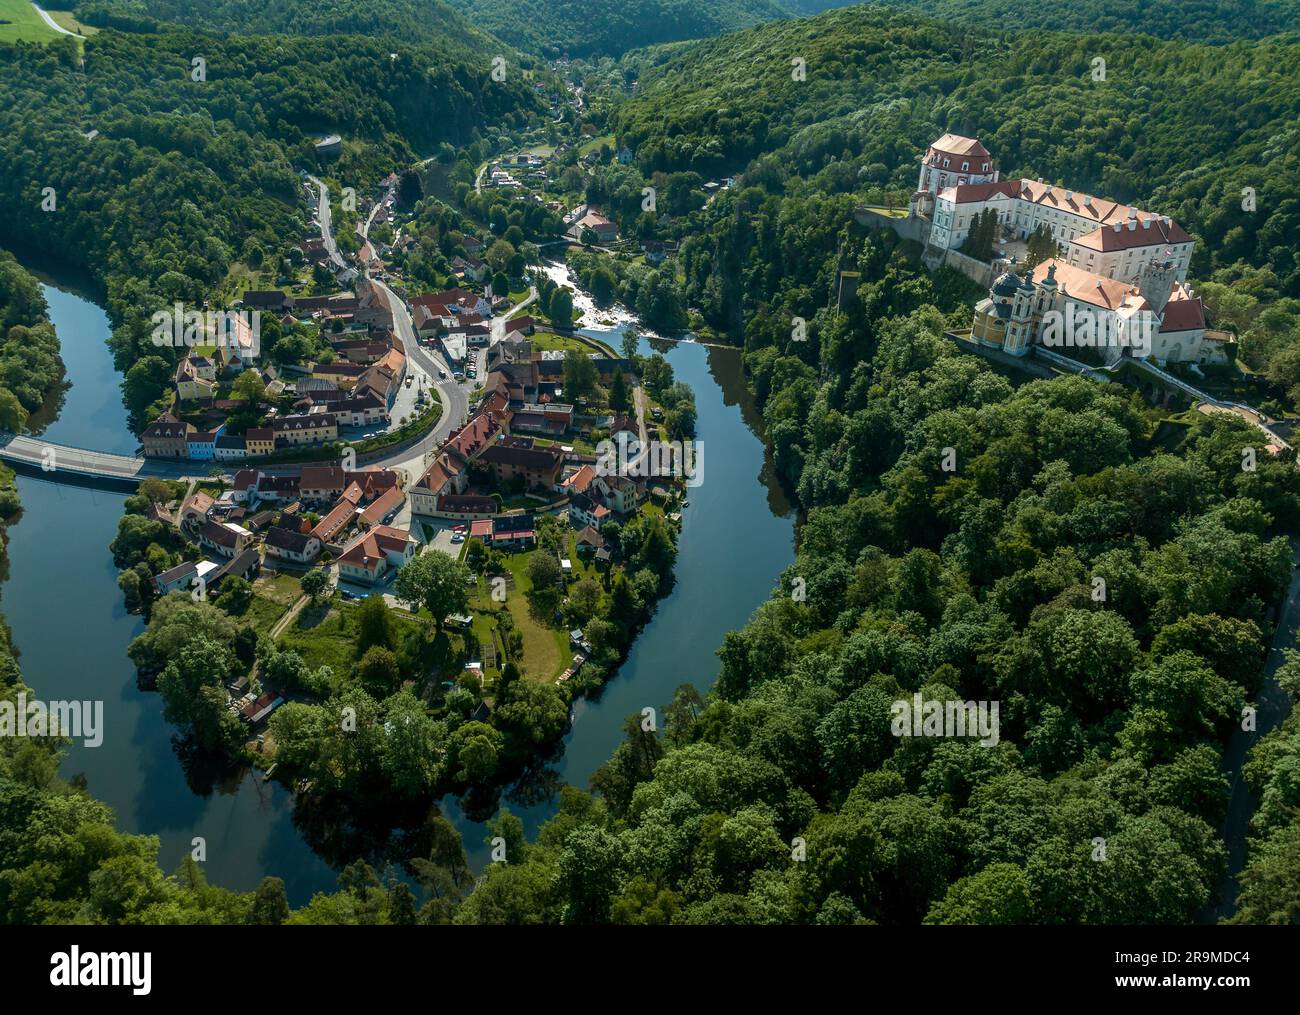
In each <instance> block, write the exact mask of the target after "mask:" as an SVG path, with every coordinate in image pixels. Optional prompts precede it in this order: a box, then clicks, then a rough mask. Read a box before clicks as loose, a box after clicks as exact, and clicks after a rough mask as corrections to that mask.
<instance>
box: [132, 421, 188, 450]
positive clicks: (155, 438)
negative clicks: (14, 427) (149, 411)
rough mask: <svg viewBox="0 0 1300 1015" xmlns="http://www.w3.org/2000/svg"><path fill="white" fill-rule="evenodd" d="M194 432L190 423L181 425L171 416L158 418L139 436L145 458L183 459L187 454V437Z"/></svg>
mask: <svg viewBox="0 0 1300 1015" xmlns="http://www.w3.org/2000/svg"><path fill="white" fill-rule="evenodd" d="M193 432H194V426H193V424H191V423H182V422H180V421H179V420H176V419H173V418H172V417H171V416H165V415H164V416H159V417H158V418H157V419H156V420H154V422H152V423H150V424H149V426H148V427H146V428H145V431H144V433H142V434H141V435H140V442H141V443H142V444H143V445H144V454H145V457H146V458H184V457H186V455H188V454H189V447H188V443H189V436H190V434H191V433H193Z"/></svg>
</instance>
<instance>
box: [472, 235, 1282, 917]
mask: <svg viewBox="0 0 1300 1015" xmlns="http://www.w3.org/2000/svg"><path fill="white" fill-rule="evenodd" d="M878 243H879V240H878V239H877V238H873V237H853V238H849V239H848V240H847V249H848V251H849V253H850V254H851V255H852V257H853V260H854V261H855V262H857V263H859V264H862V263H870V262H871V261H872V259H873V258H876V257H881V256H884V255H883V254H882V253H881V252H878V251H875V250H873V249H872V248H873V247H875V246H876V245H877V244H878ZM868 277H873V278H874V279H875V280H876V281H874V282H871V283H869V284H868V285H867V286H866V287H865V292H864V294H863V299H862V300H861V301H860V303H858V304H857V306H856V307H855V308H854V309H853V310H852V311H850V312H848V313H845V314H842V315H840V316H839V318H838V319H837V320H836V321H835V322H834V323H833V324H831V325H830V331H831V335H832V340H831V341H827V342H824V343H823V344H822V349H821V351H820V354H819V353H818V352H817V351H816V350H813V349H810V348H809V347H808V345H809V344H808V343H802V344H800V343H797V342H795V341H792V340H791V339H790V338H789V337H788V335H787V336H786V337H785V338H784V340H781V341H772V340H770V339H769V338H768V337H766V336H764V335H762V334H761V333H755V334H754V335H753V336H751V339H752V340H751V348H750V350H749V352H748V353H747V354H746V358H747V362H748V363H749V366H750V369H751V374H752V377H753V381H754V384H755V387H756V389H757V392H758V394H759V396H760V399H761V400H762V403H763V407H764V408H763V411H764V416H765V422H766V424H767V428H768V433H769V436H770V438H771V440H772V442H773V444H774V445H775V448H776V450H777V452H778V455H779V458H780V462H779V464H781V466H782V468H783V469H784V470H785V471H786V473H787V474H788V475H790V476H791V478H792V479H793V480H794V481H795V483H796V485H797V486H798V489H799V491H800V494H801V497H802V499H803V501H804V503H805V505H807V506H809V507H810V508H811V510H810V511H809V514H808V517H807V521H806V522H805V524H804V525H803V526H802V528H801V532H800V540H799V550H798V556H797V559H796V561H795V563H794V564H793V565H792V566H791V567H790V568H789V570H788V571H787V572H786V573H785V574H784V575H783V576H782V581H781V583H780V585H779V587H778V588H777V589H775V590H774V591H773V594H772V596H771V599H770V600H769V601H768V602H767V603H766V604H765V605H764V606H762V607H761V608H760V609H759V610H758V611H757V613H756V615H755V616H754V618H753V619H752V620H751V621H750V623H749V624H748V625H747V626H746V627H745V628H744V629H742V630H740V631H738V632H734V633H732V634H730V635H728V637H727V638H726V640H725V643H724V644H723V646H722V647H721V650H720V652H719V655H720V658H721V673H720V676H719V678H718V683H717V685H716V687H715V689H714V691H713V693H712V694H711V695H710V696H709V697H708V699H707V700H703V701H702V700H701V699H700V698H699V697H698V695H696V694H695V693H694V692H693V691H690V690H683V691H682V692H680V693H679V694H678V696H677V698H676V700H675V701H674V702H673V703H672V704H671V705H670V706H669V707H667V708H665V709H664V710H663V713H662V714H663V715H664V716H665V721H664V723H663V725H664V727H665V729H664V730H663V732H662V733H661V734H659V735H655V734H652V733H646V732H644V731H643V730H642V729H641V727H640V725H639V724H638V723H636V722H635V721H632V722H630V723H629V726H628V730H629V737H628V740H627V742H626V743H625V744H624V745H623V746H621V747H619V748H618V750H617V751H616V752H615V754H614V756H613V758H612V759H611V760H610V762H608V763H607V764H606V765H605V766H604V768H603V769H602V770H601V771H600V772H599V773H598V774H597V775H596V777H595V778H594V779H593V786H594V788H595V789H597V790H599V791H600V793H601V796H600V797H599V798H588V797H585V796H581V795H576V794H574V795H571V796H570V797H569V798H568V799H567V801H566V807H565V809H564V810H562V812H561V814H560V815H559V816H558V817H557V818H555V819H554V820H553V821H551V822H550V823H549V824H548V825H547V826H546V827H545V828H544V829H543V831H542V832H541V834H540V836H539V838H538V840H537V841H536V842H535V843H533V844H528V845H525V846H524V848H522V849H521V850H520V851H519V852H518V853H516V852H514V851H512V852H511V853H510V856H511V857H512V858H516V859H512V860H511V861H510V862H508V863H506V864H497V865H493V866H492V867H490V868H489V870H487V871H486V872H485V874H484V876H483V878H482V880H481V881H480V883H479V884H478V886H477V887H476V889H475V891H474V893H473V895H472V896H471V897H470V899H469V900H468V903H467V904H466V906H465V908H464V909H462V911H461V912H460V914H459V915H458V917H457V918H458V919H460V920H463V921H482V922H499V921H516V920H518V921H529V920H556V921H561V920H563V921H571V922H603V921H614V922H626V923H638V922H654V923H662V922H679V923H768V922H772V923H787V922H794V923H812V922H816V923H851V922H861V921H874V922H880V923H918V922H922V921H926V922H931V923H972V922H973V923H1013V922H1029V923H1081V922H1087V923H1151V922H1155V923H1166V922H1188V921H1191V920H1192V919H1193V918H1194V917H1195V915H1196V914H1197V913H1198V911H1199V910H1201V908H1202V907H1203V906H1205V905H1206V904H1207V903H1209V902H1210V901H1212V900H1213V899H1214V898H1216V897H1217V893H1218V890H1219V886H1220V884H1221V881H1222V876H1223V872H1224V868H1225V855H1224V849H1223V845H1222V843H1221V841H1220V840H1219V838H1218V831H1217V829H1218V827H1219V825H1220V822H1221V820H1222V818H1223V814H1224V808H1225V805H1226V800H1227V787H1228V783H1227V780H1226V779H1225V777H1224V775H1223V773H1222V772H1221V768H1220V760H1221V753H1222V746H1223V743H1224V740H1225V738H1226V737H1227V736H1228V735H1229V734H1230V732H1231V731H1232V730H1233V729H1234V728H1235V727H1236V725H1237V723H1238V722H1239V721H1240V715H1241V709H1242V707H1243V705H1244V704H1245V702H1246V701H1247V700H1248V699H1249V698H1250V697H1251V696H1253V694H1254V693H1255V692H1256V691H1257V690H1258V686H1259V673H1260V664H1261V661H1262V660H1263V658H1264V652H1265V648H1266V645H1267V636H1266V633H1265V632H1267V631H1269V630H1270V628H1271V625H1272V624H1273V623H1274V620H1275V612H1274V607H1275V605H1276V603H1277V602H1278V600H1279V597H1280V595H1281V594H1282V592H1283V591H1284V590H1285V588H1286V586H1287V583H1288V581H1289V579H1290V572H1291V559H1290V552H1289V549H1288V547H1287V541H1286V539H1285V538H1283V537H1282V534H1281V533H1282V531H1283V530H1284V529H1286V528H1287V527H1293V526H1294V525H1295V520H1296V519H1297V518H1298V517H1300V478H1298V474H1297V472H1296V469H1295V465H1294V461H1293V460H1292V459H1293V456H1291V455H1288V456H1286V460H1276V461H1275V460H1269V458H1268V456H1267V455H1266V454H1264V453H1263V450H1262V448H1261V447H1260V446H1259V445H1260V442H1259V440H1258V437H1259V434H1258V431H1254V430H1252V428H1250V427H1249V426H1246V425H1245V424H1244V423H1241V422H1239V421H1237V420H1235V419H1230V420H1228V419H1220V418H1210V417H1204V416H1200V415H1199V414H1191V416H1189V417H1187V418H1182V417H1180V418H1178V419H1168V418H1165V417H1166V414H1165V413H1163V412H1157V411H1153V410H1149V409H1147V408H1146V406H1145V404H1144V403H1143V402H1142V401H1141V400H1140V399H1139V398H1137V397H1136V396H1135V395H1133V394H1132V393H1130V392H1129V391H1127V390H1126V389H1124V388H1122V387H1120V386H1118V385H1101V384H1097V383H1095V382H1092V381H1089V380H1086V379H1083V378H1078V377H1073V378H1063V379H1056V380H1051V381H1045V380H1039V381H1032V382H1028V383H1020V384H1019V385H1018V386H1017V385H1016V384H1013V382H1012V380H1011V379H1009V378H1008V377H1005V376H1002V375H1001V374H999V373H996V372H994V371H993V370H992V369H990V368H989V366H988V365H987V364H985V363H984V362H983V361H981V360H979V359H978V358H975V357H971V356H968V355H965V354H963V353H960V352H959V351H958V350H957V349H956V348H955V347H954V346H953V345H952V344H951V343H950V342H948V341H947V340H946V339H944V338H942V337H941V335H940V334H939V332H940V329H941V327H942V323H943V317H942V315H941V314H940V313H939V312H937V311H936V309H935V308H934V307H932V306H928V305H927V304H929V303H930V302H931V301H932V300H933V299H934V298H935V295H934V292H933V290H932V288H931V287H930V285H929V284H928V283H927V281H926V280H925V279H924V278H923V277H922V276H920V275H919V268H918V267H917V266H916V265H915V264H914V263H912V262H910V261H909V260H908V259H907V258H906V257H905V256H904V255H903V253H902V252H901V251H898V250H895V251H894V252H893V254H892V255H888V257H887V263H886V265H885V267H884V269H883V270H877V271H875V272H874V273H873V274H872V275H870V276H868ZM845 353H848V354H849V356H850V359H851V360H852V362H853V363H854V364H855V365H854V366H852V367H851V368H849V369H842V370H841V369H833V368H832V364H833V363H834V362H835V361H836V358H837V357H839V356H840V355H842V354H845ZM1246 446H1250V447H1253V448H1254V449H1255V453H1256V454H1257V455H1258V456H1259V461H1260V465H1259V467H1258V468H1257V469H1256V470H1255V471H1253V472H1252V471H1244V470H1243V469H1242V464H1241V463H1242V453H1241V451H1242V448H1243V447H1246ZM945 461H948V462H950V463H951V465H952V468H951V470H949V469H947V468H946V466H945ZM918 694H919V695H921V696H922V699H923V700H924V701H926V702H929V701H936V702H940V703H948V702H954V701H956V702H967V701H970V702H981V701H983V702H997V703H998V704H999V708H1000V726H999V735H998V737H997V738H996V739H997V742H996V744H988V743H981V742H980V741H979V738H978V737H972V736H967V737H958V736H900V735H898V733H897V731H896V730H895V729H894V728H892V726H891V723H892V719H893V716H894V715H895V712H894V709H895V708H896V705H895V703H897V702H906V703H908V704H909V705H910V704H911V703H912V702H913V699H914V696H915V695H918ZM986 739H987V738H986Z"/></svg>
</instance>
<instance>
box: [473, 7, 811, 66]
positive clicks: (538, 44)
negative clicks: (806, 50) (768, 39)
mask: <svg viewBox="0 0 1300 1015" xmlns="http://www.w3.org/2000/svg"><path fill="white" fill-rule="evenodd" d="M469 13H470V16H471V17H472V18H473V20H474V22H475V23H476V24H479V25H482V26H483V27H484V28H486V29H487V30H488V31H490V32H492V33H493V34H495V35H498V36H500V37H501V38H502V39H505V40H506V41H507V42H509V43H512V44H513V45H516V46H519V47H520V48H521V49H527V50H529V51H530V52H535V53H542V54H544V55H546V56H569V57H573V58H579V57H589V56H618V55H619V54H620V53H623V52H626V51H627V50H629V49H636V48H638V47H640V46H651V45H655V44H657V43H663V42H678V41H680V40H682V39H704V38H710V37H712V36H715V35H721V34H722V33H724V32H731V31H735V30H736V29H739V28H748V27H750V26H751V25H757V24H761V23H762V22H764V21H773V20H776V19H778V18H788V17H793V16H797V15H798V14H799V13H800V11H798V10H797V9H795V7H794V5H793V4H792V3H791V2H789V0H716V2H713V3H707V4H704V3H696V2H694V0H471V2H470V4H469Z"/></svg>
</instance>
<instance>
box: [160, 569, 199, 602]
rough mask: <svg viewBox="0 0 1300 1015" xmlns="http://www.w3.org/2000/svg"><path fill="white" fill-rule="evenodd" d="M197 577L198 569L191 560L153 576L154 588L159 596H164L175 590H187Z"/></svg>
mask: <svg viewBox="0 0 1300 1015" xmlns="http://www.w3.org/2000/svg"><path fill="white" fill-rule="evenodd" d="M198 575H199V570H198V567H197V566H196V565H195V562H194V561H192V560H187V561H183V562H182V563H180V564H177V565H176V566H175V567H173V568H171V569H170V570H167V571H164V572H162V574H158V575H154V579H153V583H154V587H155V588H156V589H157V590H158V595H159V596H165V595H167V593H169V592H173V591H175V590H176V589H188V588H189V587H190V585H192V584H193V583H194V579H195V578H197V577H198Z"/></svg>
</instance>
